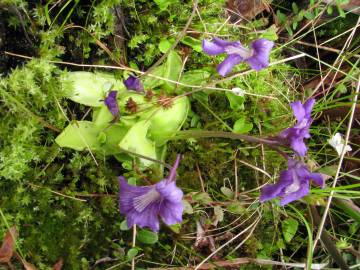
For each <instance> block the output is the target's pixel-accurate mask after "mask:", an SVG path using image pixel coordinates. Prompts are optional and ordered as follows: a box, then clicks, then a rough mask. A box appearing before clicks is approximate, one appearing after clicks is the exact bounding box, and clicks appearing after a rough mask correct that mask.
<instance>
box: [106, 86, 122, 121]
mask: <svg viewBox="0 0 360 270" xmlns="http://www.w3.org/2000/svg"><path fill="white" fill-rule="evenodd" d="M116 95H117V91H110V92H109V94H108V96H107V97H106V98H105V100H104V103H105V105H106V107H108V109H109V111H110V112H111V114H112V115H113V116H114V117H116V116H118V115H119V105H118V103H117V100H116Z"/></svg>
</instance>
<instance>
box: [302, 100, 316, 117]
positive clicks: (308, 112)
mask: <svg viewBox="0 0 360 270" xmlns="http://www.w3.org/2000/svg"><path fill="white" fill-rule="evenodd" d="M314 104H315V99H314V98H310V99H308V100H307V101H306V102H305V103H304V110H305V115H306V117H307V118H310V117H311V110H312V108H313V106H314Z"/></svg>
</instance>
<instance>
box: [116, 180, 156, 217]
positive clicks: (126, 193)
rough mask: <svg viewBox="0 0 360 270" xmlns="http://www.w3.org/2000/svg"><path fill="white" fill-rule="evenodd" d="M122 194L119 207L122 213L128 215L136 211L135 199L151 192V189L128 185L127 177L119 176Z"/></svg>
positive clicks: (120, 194) (120, 193)
mask: <svg viewBox="0 0 360 270" xmlns="http://www.w3.org/2000/svg"><path fill="white" fill-rule="evenodd" d="M119 184H120V192H119V206H120V213H122V214H125V215H126V214H127V213H128V212H130V211H133V210H134V204H133V199H134V198H135V197H139V196H142V195H144V194H146V193H147V192H149V191H150V189H151V187H146V186H140V187H138V186H131V185H129V184H128V183H127V181H126V179H125V177H123V176H119Z"/></svg>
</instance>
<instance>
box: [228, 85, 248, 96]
mask: <svg viewBox="0 0 360 270" xmlns="http://www.w3.org/2000/svg"><path fill="white" fill-rule="evenodd" d="M231 91H232V92H233V93H234V94H235V95H237V96H240V97H243V96H244V95H245V91H244V90H242V89H241V88H239V87H235V88H233V89H231Z"/></svg>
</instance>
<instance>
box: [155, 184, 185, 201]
mask: <svg viewBox="0 0 360 270" xmlns="http://www.w3.org/2000/svg"><path fill="white" fill-rule="evenodd" d="M155 186H156V190H157V191H158V192H159V193H160V194H161V196H162V197H163V199H165V200H168V201H169V202H172V203H178V202H181V200H182V198H183V192H182V190H181V189H180V188H178V187H177V186H176V184H175V182H174V181H172V182H169V181H168V180H167V179H164V180H162V181H160V182H159V183H157V184H156V185H155Z"/></svg>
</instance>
